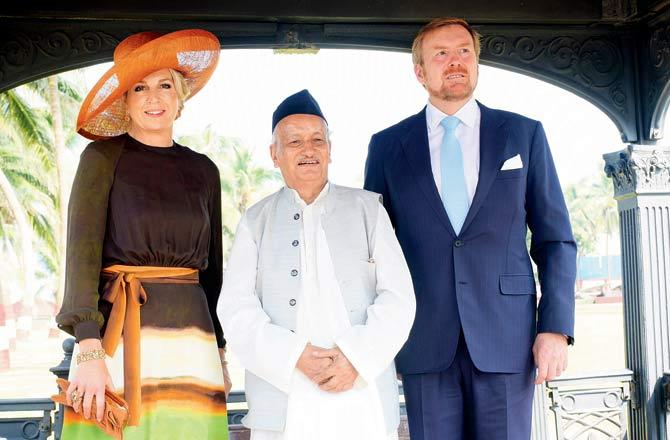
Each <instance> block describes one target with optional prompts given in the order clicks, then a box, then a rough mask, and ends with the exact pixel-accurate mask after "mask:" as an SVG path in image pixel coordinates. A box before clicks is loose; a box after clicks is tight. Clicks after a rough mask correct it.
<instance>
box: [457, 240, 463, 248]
mask: <svg viewBox="0 0 670 440" xmlns="http://www.w3.org/2000/svg"><path fill="white" fill-rule="evenodd" d="M464 244H465V242H463V241H461V240H456V241H455V242H454V247H461V246H463V245H464Z"/></svg>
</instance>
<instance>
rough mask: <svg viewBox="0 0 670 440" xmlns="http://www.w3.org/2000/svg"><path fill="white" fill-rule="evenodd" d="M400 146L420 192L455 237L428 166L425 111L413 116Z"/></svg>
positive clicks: (428, 154)
mask: <svg viewBox="0 0 670 440" xmlns="http://www.w3.org/2000/svg"><path fill="white" fill-rule="evenodd" d="M401 145H402V148H403V151H404V153H405V157H406V158H407V162H408V163H409V166H410V170H411V172H412V174H413V176H414V178H415V179H416V182H417V185H418V186H419V188H420V189H421V192H422V193H423V194H424V196H425V197H426V198H427V199H428V204H429V205H430V206H431V208H432V209H433V211H434V212H435V215H437V216H438V217H439V219H440V221H441V222H442V224H443V225H444V227H445V228H447V230H449V232H451V234H453V235H456V233H455V232H454V228H453V227H452V226H451V223H450V222H449V217H448V216H447V212H446V211H445V210H444V205H443V204H442V199H441V198H440V193H439V192H438V191H437V186H435V178H434V177H433V171H432V168H431V165H430V150H429V148H428V128H427V125H426V109H425V107H424V109H423V110H422V111H421V112H420V113H418V114H417V115H415V116H414V120H413V123H412V126H411V127H410V129H409V130H408V132H407V135H406V136H405V137H404V138H403V139H402V140H401Z"/></svg>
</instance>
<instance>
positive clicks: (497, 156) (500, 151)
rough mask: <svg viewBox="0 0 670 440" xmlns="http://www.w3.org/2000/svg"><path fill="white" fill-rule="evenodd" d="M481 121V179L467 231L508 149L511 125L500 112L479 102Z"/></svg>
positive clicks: (468, 216) (466, 218) (471, 206)
mask: <svg viewBox="0 0 670 440" xmlns="http://www.w3.org/2000/svg"><path fill="white" fill-rule="evenodd" d="M477 104H478V105H479V107H480V109H481V121H480V126H479V179H478V181H477V189H476V190H475V196H474V198H473V199H472V205H470V210H469V211H468V215H467V216H466V217H465V222H464V223H463V228H462V229H461V231H465V230H466V229H467V227H468V226H469V225H470V223H472V220H473V219H474V218H475V216H476V215H477V212H478V211H479V209H480V208H481V207H482V203H484V200H486V195H487V194H488V192H489V190H490V189H491V185H492V184H493V181H494V180H495V178H496V175H497V174H498V171H499V170H500V167H501V166H502V164H503V160H504V159H505V155H506V150H507V137H508V135H509V127H508V126H507V124H506V121H505V118H504V117H502V116H501V114H500V113H498V112H496V111H494V110H491V109H489V108H487V107H485V106H483V105H481V104H479V103H477Z"/></svg>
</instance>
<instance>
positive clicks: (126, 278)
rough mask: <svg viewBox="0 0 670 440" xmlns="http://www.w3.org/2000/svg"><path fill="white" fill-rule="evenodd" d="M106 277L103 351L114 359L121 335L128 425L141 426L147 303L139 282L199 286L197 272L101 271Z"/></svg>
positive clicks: (116, 267) (165, 269) (112, 268)
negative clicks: (143, 314) (142, 313)
mask: <svg viewBox="0 0 670 440" xmlns="http://www.w3.org/2000/svg"><path fill="white" fill-rule="evenodd" d="M102 275H103V276H104V277H107V278H109V281H108V282H107V284H106V285H105V288H104V292H103V295H102V298H103V299H104V300H106V301H108V302H110V303H112V311H111V313H110V315H109V318H108V319H107V329H106V330H105V335H104V336H103V338H102V348H104V349H105V352H106V353H107V355H108V356H113V355H114V352H115V351H116V348H117V346H118V345H119V342H120V340H121V335H122V334H123V394H124V398H125V399H126V401H127V402H128V407H129V409H130V418H129V419H128V425H131V426H137V425H139V423H140V411H141V408H142V388H141V384H140V379H141V373H140V371H141V369H140V307H141V306H142V305H143V304H144V303H146V301H147V293H146V292H145V290H144V287H142V281H149V280H152V281H151V282H160V283H190V284H195V283H198V270H197V269H190V268H186V267H153V266H123V265H120V264H115V265H113V266H109V267H106V268H104V269H103V270H102Z"/></svg>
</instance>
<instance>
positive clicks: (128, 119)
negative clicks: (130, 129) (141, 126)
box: [123, 113, 130, 122]
mask: <svg viewBox="0 0 670 440" xmlns="http://www.w3.org/2000/svg"><path fill="white" fill-rule="evenodd" d="M123 120H124V121H126V122H130V115H129V114H128V113H126V114H125V116H124V117H123Z"/></svg>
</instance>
